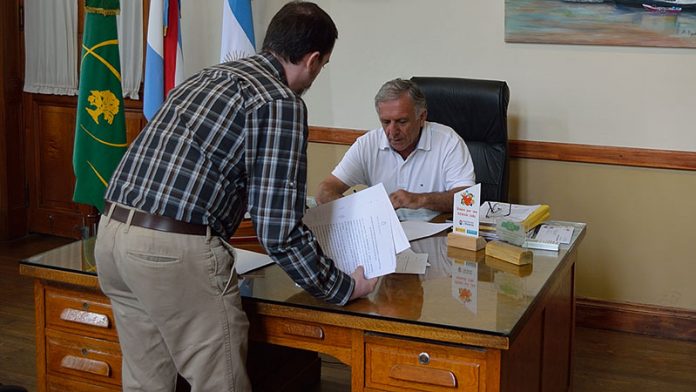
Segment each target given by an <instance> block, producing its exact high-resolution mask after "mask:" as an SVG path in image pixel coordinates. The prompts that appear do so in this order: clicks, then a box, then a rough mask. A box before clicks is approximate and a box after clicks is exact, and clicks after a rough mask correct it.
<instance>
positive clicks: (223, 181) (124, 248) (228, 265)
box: [95, 2, 376, 392]
mask: <svg viewBox="0 0 696 392" xmlns="http://www.w3.org/2000/svg"><path fill="white" fill-rule="evenodd" d="M337 37H338V32H337V30H336V26H335V24H334V23H333V21H332V20H331V17H330V16H329V15H328V14H326V13H325V12H324V11H323V10H322V9H320V8H319V7H318V6H317V5H316V4H314V3H310V2H290V3H288V4H286V5H285V6H284V7H282V8H281V10H280V11H279V12H278V13H277V14H276V15H275V16H274V17H273V19H272V20H271V23H270V25H269V27H268V31H267V33H266V37H265V40H264V43H263V49H262V51H261V52H260V53H259V54H257V55H254V56H251V57H248V58H245V59H241V60H237V61H233V62H229V63H224V64H219V65H216V66H213V67H210V68H206V69H204V70H202V71H201V72H199V73H198V74H196V75H194V76H192V77H191V78H190V79H188V80H187V81H186V82H184V83H182V84H181V85H179V86H178V87H176V88H175V89H173V90H172V91H171V92H170V94H169V96H168V98H167V101H166V102H165V103H164V105H163V106H162V108H161V109H160V110H159V112H158V113H157V114H156V115H155V117H154V118H153V119H152V121H151V122H150V123H149V124H148V125H147V126H146V127H145V129H143V131H142V132H141V133H140V135H139V136H138V138H137V139H136V140H135V141H134V142H133V143H132V145H131V146H130V148H129V149H128V152H127V153H126V154H125V156H124V157H123V159H122V161H121V163H120V165H119V167H118V168H117V169H116V171H115V173H114V175H113V177H112V179H111V182H110V185H109V189H108V191H107V193H106V205H105V210H104V211H105V212H104V216H103V217H102V219H101V220H100V224H99V230H98V235H97V243H96V250H95V252H96V253H95V256H96V259H97V270H98V275H99V281H100V284H101V287H102V290H103V292H104V293H105V294H106V295H107V296H108V297H109V298H110V299H111V303H112V306H113V310H114V316H115V319H116V327H117V330H118V334H119V340H120V343H121V349H122V352H123V390H124V391H147V392H153V391H173V390H174V388H173V385H174V383H175V380H176V375H177V372H178V373H179V374H181V375H182V376H183V377H184V378H186V379H187V381H188V382H189V383H190V384H191V386H192V388H193V390H196V391H247V390H250V389H251V387H250V385H249V380H248V377H247V375H246V368H245V365H244V361H245V358H246V350H247V330H248V321H247V318H246V315H245V313H244V311H243V310H242V308H241V298H240V295H239V289H238V287H237V276H236V274H235V272H234V257H235V256H234V254H235V253H234V249H233V248H232V247H231V246H230V245H229V244H227V243H226V242H225V240H224V239H225V238H228V237H229V236H230V235H231V234H232V233H234V231H235V230H236V229H237V227H238V226H239V224H240V222H241V219H242V217H243V215H244V213H245V212H246V211H248V212H249V214H250V215H251V220H252V222H253V224H254V228H255V230H256V234H257V236H258V239H259V241H260V243H261V244H262V245H263V247H264V248H265V249H266V251H267V252H268V254H269V255H270V256H271V257H272V258H273V259H274V260H275V261H276V262H277V263H278V264H279V265H280V266H281V267H282V268H283V269H284V270H285V271H286V272H287V273H288V275H289V276H290V277H291V278H292V279H293V280H294V281H295V282H296V283H297V284H299V285H300V286H302V287H303V288H304V289H305V290H307V291H308V292H309V293H311V294H312V295H314V296H316V297H317V298H321V299H324V300H326V301H328V302H330V303H334V304H339V305H343V304H345V303H346V302H348V301H349V300H351V299H354V298H358V297H361V296H364V295H366V294H368V293H369V292H371V291H372V290H373V289H374V287H375V284H376V280H375V279H371V280H366V279H365V277H364V274H363V269H362V267H359V268H358V269H356V270H355V271H354V272H353V273H352V274H351V275H348V274H346V273H343V272H341V271H340V270H338V269H337V268H336V266H335V264H334V262H333V261H332V260H331V259H329V258H328V257H326V256H325V255H324V254H323V253H322V251H321V249H320V247H319V245H318V244H317V240H316V237H315V236H314V235H313V234H312V232H311V231H310V230H309V229H308V228H307V227H306V226H305V225H304V224H303V223H302V216H303V214H304V210H305V197H306V179H307V178H306V177H307V170H306V166H307V156H306V150H307V134H308V127H307V109H306V107H305V104H304V102H303V101H302V98H301V95H302V93H303V92H304V91H306V90H307V89H308V88H309V87H310V86H311V84H312V82H313V81H314V79H315V78H316V77H317V75H319V72H320V71H321V69H322V68H323V67H324V66H325V65H326V64H327V63H328V62H329V58H330V56H331V52H332V50H333V46H334V43H335V41H336V38H337Z"/></svg>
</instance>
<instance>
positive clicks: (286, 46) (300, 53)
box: [262, 1, 338, 64]
mask: <svg viewBox="0 0 696 392" xmlns="http://www.w3.org/2000/svg"><path fill="white" fill-rule="evenodd" d="M337 38H338V29H336V25H335V24H334V22H333V20H331V17H330V16H329V14H327V13H326V12H324V10H322V9H321V8H319V6H318V5H316V4H314V3H310V2H307V1H291V2H289V3H287V4H285V5H284V6H283V8H281V9H280V11H278V13H276V14H275V16H274V17H273V19H271V23H270V25H269V26H268V30H267V31H266V38H265V39H264V40H263V49H262V50H264V51H270V52H272V53H273V54H275V55H276V56H278V57H280V58H282V59H283V60H286V61H289V62H291V63H293V64H297V63H298V62H299V61H300V60H301V59H302V57H304V56H305V55H306V54H307V53H313V52H319V53H320V54H321V56H322V57H323V56H325V55H327V54H328V53H331V51H332V50H333V47H334V43H335V42H336V39H337Z"/></svg>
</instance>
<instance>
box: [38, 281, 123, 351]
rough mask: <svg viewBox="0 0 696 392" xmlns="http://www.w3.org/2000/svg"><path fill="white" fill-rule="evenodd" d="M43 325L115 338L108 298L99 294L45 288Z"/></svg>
mask: <svg viewBox="0 0 696 392" xmlns="http://www.w3.org/2000/svg"><path fill="white" fill-rule="evenodd" d="M46 327H48V328H58V329H69V330H71V331H79V332H80V334H81V335H88V336H94V337H102V338H105V339H109V340H112V341H117V340H118V338H117V335H116V326H115V325H114V316H113V313H112V311H111V303H110V302H109V299H108V298H107V297H105V296H103V295H100V294H93V293H87V292H75V291H71V290H64V289H60V288H56V287H51V286H47V287H46Z"/></svg>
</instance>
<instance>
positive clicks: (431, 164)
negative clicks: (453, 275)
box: [316, 79, 475, 212]
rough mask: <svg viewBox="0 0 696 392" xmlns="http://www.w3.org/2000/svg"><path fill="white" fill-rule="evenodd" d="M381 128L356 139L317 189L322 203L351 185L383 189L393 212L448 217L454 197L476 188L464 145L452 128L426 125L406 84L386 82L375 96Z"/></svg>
mask: <svg viewBox="0 0 696 392" xmlns="http://www.w3.org/2000/svg"><path fill="white" fill-rule="evenodd" d="M375 109H377V114H378V116H379V121H380V123H381V124H382V127H381V128H379V129H374V130H372V131H370V132H368V133H366V134H364V135H362V136H360V137H359V138H358V139H357V140H356V141H355V143H354V144H353V145H352V146H351V147H350V149H349V150H348V152H346V155H345V156H344V157H343V159H342V160H341V162H340V163H339V164H338V166H336V168H335V169H334V170H333V172H332V173H331V175H329V176H328V177H327V178H326V179H325V180H324V181H322V182H321V184H319V190H318V192H317V196H316V199H317V202H318V203H320V204H321V203H326V202H329V201H332V200H335V199H337V198H339V197H341V196H342V195H343V193H344V192H345V191H347V190H348V189H349V188H350V187H352V186H355V185H367V186H372V185H376V184H379V183H380V182H381V183H382V184H384V188H385V189H386V190H387V193H389V198H390V200H391V203H392V205H393V206H394V208H395V209H399V208H410V209H423V208H425V209H429V210H433V211H437V212H451V211H452V204H453V198H454V194H455V193H456V192H459V191H461V190H462V189H464V188H467V187H469V186H471V185H474V184H475V175H474V164H473V162H472V160H471V156H470V155H469V149H468V148H467V147H466V144H465V143H464V140H462V138H461V137H460V136H459V135H458V134H457V133H456V132H455V131H454V130H453V129H452V128H450V127H448V126H445V125H442V124H438V123H434V122H428V121H425V119H426V117H427V114H428V110H427V105H426V102H425V96H424V95H423V92H421V90H420V89H419V88H418V86H417V85H415V84H414V83H413V82H411V81H409V80H403V79H394V80H391V81H388V82H386V83H385V84H384V85H382V87H381V88H380V89H379V91H378V92H377V95H376V96H375Z"/></svg>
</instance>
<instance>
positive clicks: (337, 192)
mask: <svg viewBox="0 0 696 392" xmlns="http://www.w3.org/2000/svg"><path fill="white" fill-rule="evenodd" d="M348 188H349V186H348V185H346V184H344V183H343V181H341V180H339V179H338V178H337V177H336V176H334V175H333V174H329V176H328V177H326V179H325V180H324V181H322V182H321V183H320V184H319V189H318V190H317V195H316V200H317V203H318V204H324V203H328V202H330V201H334V200H336V199H339V198H341V197H343V192H345V191H347V190H348Z"/></svg>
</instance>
